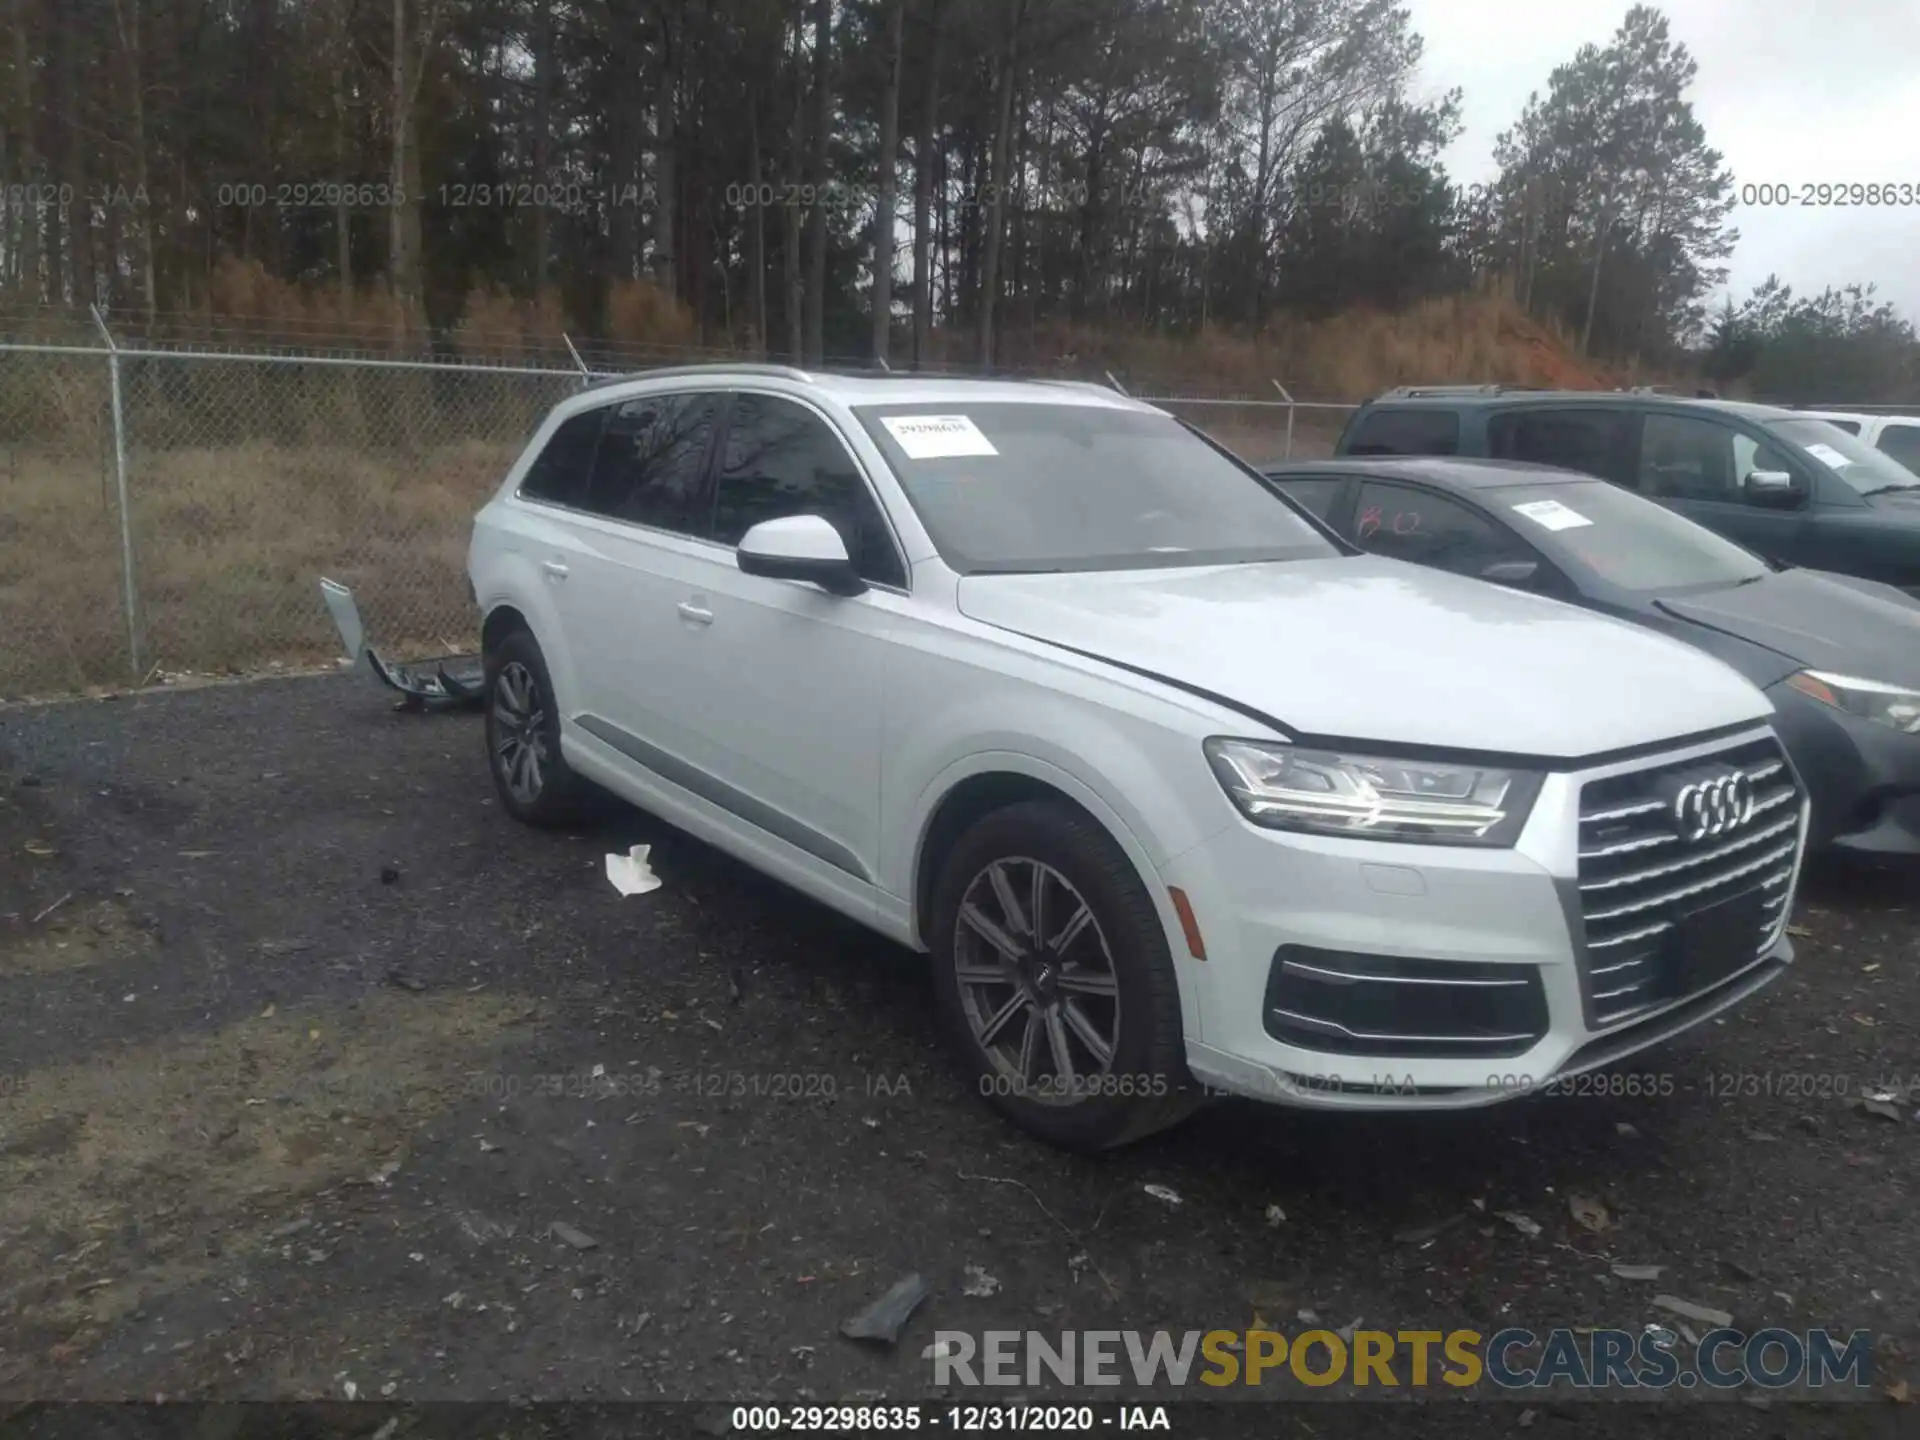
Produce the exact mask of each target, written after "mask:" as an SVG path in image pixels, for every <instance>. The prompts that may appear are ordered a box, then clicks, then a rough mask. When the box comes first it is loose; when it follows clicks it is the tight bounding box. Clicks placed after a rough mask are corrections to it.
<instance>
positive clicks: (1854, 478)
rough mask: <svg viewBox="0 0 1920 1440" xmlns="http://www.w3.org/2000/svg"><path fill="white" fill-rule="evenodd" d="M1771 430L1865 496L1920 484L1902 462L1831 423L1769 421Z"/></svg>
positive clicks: (1817, 421)
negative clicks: (1874, 491)
mask: <svg viewBox="0 0 1920 1440" xmlns="http://www.w3.org/2000/svg"><path fill="white" fill-rule="evenodd" d="M1767 428H1768V429H1769V430H1771V431H1773V433H1774V434H1776V435H1782V436H1785V437H1786V438H1787V439H1789V440H1791V441H1793V443H1794V444H1796V445H1798V446H1799V447H1800V448H1801V449H1803V450H1805V451H1807V452H1808V453H1809V454H1811V455H1812V456H1813V458H1814V459H1816V460H1818V461H1820V462H1821V463H1823V464H1824V465H1825V466H1826V467H1827V468H1828V469H1829V470H1831V471H1833V473H1834V474H1836V475H1838V476H1839V477H1840V478H1841V479H1842V480H1844V481H1846V482H1847V484H1849V485H1851V486H1852V487H1853V488H1854V489H1856V490H1858V491H1860V492H1862V493H1863V494H1864V493H1865V492H1867V491H1869V490H1880V489H1884V488H1886V487H1887V486H1892V487H1894V488H1895V489H1899V490H1904V489H1907V488H1908V487H1910V486H1914V485H1920V476H1916V475H1915V474H1914V473H1913V472H1912V471H1911V470H1909V469H1907V468H1906V466H1904V465H1902V464H1900V462H1899V461H1897V460H1894V459H1892V458H1891V457H1889V456H1886V455H1882V454H1881V453H1880V452H1879V451H1878V450H1876V449H1874V448H1873V447H1872V446H1871V445H1869V444H1867V443H1866V442H1865V441H1864V440H1862V439H1860V438H1859V437H1858V436H1857V435H1849V434H1848V433H1847V432H1846V431H1844V430H1842V429H1841V428H1840V427H1839V426H1837V425H1834V424H1831V423H1829V422H1828V421H1825V420H1769V421H1768V422H1767Z"/></svg>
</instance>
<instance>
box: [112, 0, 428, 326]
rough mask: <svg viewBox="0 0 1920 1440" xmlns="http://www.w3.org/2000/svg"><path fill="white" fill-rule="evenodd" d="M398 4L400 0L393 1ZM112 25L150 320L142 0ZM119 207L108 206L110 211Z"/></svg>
mask: <svg viewBox="0 0 1920 1440" xmlns="http://www.w3.org/2000/svg"><path fill="white" fill-rule="evenodd" d="M394 3H395V4H398V3H399V0H394ZM113 28H114V34H115V36H116V38H117V39H118V40H119V42H120V54H121V57H122V60H123V62H124V64H125V69H126V77H127V121H128V129H129V134H128V136H127V147H128V149H129V150H131V151H132V153H133V184H134V196H133V199H134V214H135V216H136V217H137V219H138V224H139V233H140V295H141V300H142V301H143V303H144V305H145V307H146V313H147V323H148V324H152V323H153V320H154V317H155V315H156V314H157V312H158V310H159V304H160V294H159V290H160V287H159V283H158V277H157V274H156V263H155V259H154V248H155V241H154V233H153V232H154V225H153V199H152V191H151V190H149V189H148V186H147V166H148V153H149V152H148V147H147V74H146V60H145V56H144V54H143V52H142V49H141V44H140V0H113ZM115 208H116V207H114V206H111V205H110V206H109V207H108V211H109V213H110V214H111V213H112V212H113V211H114V209H115Z"/></svg>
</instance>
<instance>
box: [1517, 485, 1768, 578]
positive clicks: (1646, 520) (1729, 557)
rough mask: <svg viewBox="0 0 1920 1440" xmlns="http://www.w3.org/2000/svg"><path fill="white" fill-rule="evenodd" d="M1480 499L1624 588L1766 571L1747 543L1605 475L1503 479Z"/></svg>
mask: <svg viewBox="0 0 1920 1440" xmlns="http://www.w3.org/2000/svg"><path fill="white" fill-rule="evenodd" d="M1486 501H1487V505H1488V507H1489V508H1490V509H1492V510H1493V511H1494V512H1495V513H1496V514H1500V515H1502V516H1503V517H1504V518H1505V519H1506V520H1507V521H1508V523H1509V524H1511V525H1512V526H1513V527H1514V528H1515V529H1516V530H1518V531H1519V532H1520V533H1521V534H1522V535H1524V536H1525V537H1526V538H1527V540H1528V541H1529V542H1531V543H1532V544H1533V545H1534V546H1535V547H1536V548H1538V549H1540V550H1542V551H1544V552H1545V553H1546V554H1547V555H1548V557H1549V558H1552V559H1555V560H1559V561H1561V562H1562V563H1563V564H1569V563H1570V564H1571V565H1573V566H1575V567H1584V568H1585V569H1587V570H1589V571H1591V572H1592V573H1593V574H1595V575H1597V576H1598V577H1599V578H1600V579H1602V580H1605V581H1606V582H1607V583H1608V584H1610V585H1615V586H1618V587H1619V588H1620V589H1622V590H1632V591H1634V592H1636V593H1639V594H1653V593H1676V592H1680V591H1698V590H1720V589H1724V588H1726V587H1727V586H1729V585H1737V584H1739V583H1741V582H1742V581H1745V580H1752V579H1756V578H1758V577H1759V576H1761V575H1765V574H1767V573H1768V571H1767V563H1766V561H1764V560H1762V559H1760V558H1759V556H1757V555H1754V554H1753V553H1752V552H1751V551H1747V550H1743V549H1741V548H1740V547H1739V546H1738V545H1735V544H1734V543H1733V542H1732V541H1731V540H1723V539H1721V538H1720V536H1718V535H1716V534H1714V533H1713V531H1711V530H1708V529H1706V528H1705V527H1704V526H1701V525H1696V524H1694V523H1693V521H1691V520H1689V519H1687V518H1686V517H1685V516H1684V515H1676V514H1675V513H1674V512H1673V511H1671V510H1668V509H1666V508H1664V507H1663V506H1660V505H1656V504H1654V503H1653V502H1652V501H1651V500H1643V499H1641V498H1640V497H1639V496H1638V495H1635V494H1633V493H1632V492H1630V491H1627V490H1622V489H1621V488H1620V487H1619V486H1617V485H1610V484H1608V483H1607V482H1606V481H1604V480H1586V481H1580V482H1577V483H1556V484H1547V485H1512V486H1502V487H1500V488H1499V489H1498V490H1493V491H1489V492H1488V493H1487V496H1486Z"/></svg>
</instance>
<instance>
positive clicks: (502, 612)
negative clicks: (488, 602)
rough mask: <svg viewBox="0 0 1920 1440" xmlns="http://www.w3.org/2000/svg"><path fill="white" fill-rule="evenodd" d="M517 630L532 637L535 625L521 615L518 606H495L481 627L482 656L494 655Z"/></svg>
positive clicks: (505, 604)
mask: <svg viewBox="0 0 1920 1440" xmlns="http://www.w3.org/2000/svg"><path fill="white" fill-rule="evenodd" d="M515 630H525V631H526V632H527V633H528V634H530V635H531V634H532V633H533V623H532V622H531V621H530V620H528V619H527V617H526V616H525V615H523V614H521V613H520V609H519V607H518V606H516V605H513V604H511V603H503V604H499V605H496V606H494V607H493V609H491V610H489V611H488V612H487V618H486V619H485V620H484V621H483V622H482V623H481V626H480V653H481V654H482V655H486V654H490V653H492V651H493V649H494V648H495V647H496V646H497V645H499V643H500V642H501V641H502V640H504V639H506V638H507V636H509V635H511V634H512V633H513V632H514V631H515Z"/></svg>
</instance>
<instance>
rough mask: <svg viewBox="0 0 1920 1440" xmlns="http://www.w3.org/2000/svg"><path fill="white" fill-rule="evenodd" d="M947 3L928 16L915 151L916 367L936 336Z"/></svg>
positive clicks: (939, 1) (935, 2)
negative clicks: (936, 191)
mask: <svg viewBox="0 0 1920 1440" xmlns="http://www.w3.org/2000/svg"><path fill="white" fill-rule="evenodd" d="M946 19H947V7H946V3H945V0H932V13H931V14H930V15H929V16H928V29H929V30H930V32H931V37H932V38H931V41H930V44H929V49H928V54H927V103H926V108H925V109H923V110H922V111H921V112H920V134H919V137H918V139H917V140H916V141H915V142H914V147H913V363H914V367H915V368H916V369H917V368H919V367H920V366H921V365H924V364H926V362H927V360H928V359H929V358H930V357H931V346H932V336H933V269H932V265H933V252H932V245H933V234H932V223H933V172H934V166H935V163H936V162H935V159H934V153H933V147H934V139H935V137H936V136H937V135H938V133H939V125H940V60H941V51H942V50H943V48H944V42H945V39H946Z"/></svg>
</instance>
